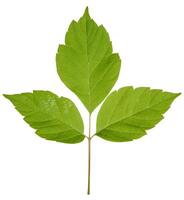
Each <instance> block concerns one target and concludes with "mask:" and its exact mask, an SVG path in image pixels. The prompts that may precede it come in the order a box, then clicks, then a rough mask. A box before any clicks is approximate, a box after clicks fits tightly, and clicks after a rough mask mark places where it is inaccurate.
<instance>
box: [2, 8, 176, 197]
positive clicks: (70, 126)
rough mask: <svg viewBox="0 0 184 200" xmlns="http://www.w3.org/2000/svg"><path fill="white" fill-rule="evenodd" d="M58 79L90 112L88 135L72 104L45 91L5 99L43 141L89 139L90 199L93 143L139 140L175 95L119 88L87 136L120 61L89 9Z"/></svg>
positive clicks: (73, 30) (59, 57) (68, 44)
mask: <svg viewBox="0 0 184 200" xmlns="http://www.w3.org/2000/svg"><path fill="white" fill-rule="evenodd" d="M56 65H57V72H58V74H59V77H60V78H61V80H62V81H63V82H64V84H65V85H66V86H67V87H68V88H69V89H70V90H71V91H73V92H74V93H75V94H76V95H77V96H78V97H79V99H80V100H81V102H82V103H83V104H84V105H85V107H86V108H87V110H88V112H89V133H88V136H87V135H84V133H83V132H84V127H83V121H82V119H81V116H80V113H79V111H78V109H77V108H76V106H75V104H74V103H73V102H72V101H71V100H70V99H67V98H64V97H58V96H57V95H55V94H53V93H52V92H49V91H33V93H22V94H15V95H4V96H5V97H6V98H7V99H9V100H10V101H11V102H12V103H13V105H14V106H15V108H16V109H17V110H18V111H19V112H20V113H21V114H22V115H23V116H24V120H25V121H26V122H27V123H28V124H29V125H30V126H31V127H32V128H34V129H36V134H37V135H39V136H40V137H42V138H45V139H48V140H53V141H57V142H63V143H79V142H81V141H83V140H84V138H85V137H86V138H87V139H88V158H89V159H88V165H89V167H88V192H87V193H88V194H89V193H90V158H91V139H92V138H93V136H99V137H101V138H103V139H105V140H109V141H113V142H126V141H132V140H134V139H138V138H140V137H142V136H144V135H145V134H146V130H148V129H150V128H153V127H154V126H155V125H156V124H157V123H158V122H160V121H161V120H162V119H163V114H164V113H165V112H166V111H167V110H168V109H169V107H170V105H171V103H172V102H173V101H174V99H175V98H176V97H177V96H178V95H179V93H170V92H163V91H162V90H158V89H157V90H156V89H150V88H148V87H139V88H135V89H133V87H123V88H121V89H119V90H118V91H114V92H112V93H111V94H110V95H109V96H108V97H107V98H106V100H105V102H104V103H103V104H102V106H101V109H100V111H99V113H98V117H97V127H96V134H93V135H91V131H90V127H91V126H90V116H91V113H92V112H93V111H94V109H95V108H96V107H97V106H98V105H99V104H100V103H101V102H102V101H103V100H104V99H105V97H106V96H107V95H108V93H109V92H110V91H111V89H112V87H113V86H114V84H115V83H116V81H117V79H118V75H119V71H120V65H121V60H120V58H119V55H118V54H117V53H113V50H112V43H111V41H110V38H109V35H108V33H107V31H106V30H105V28H104V27H103V26H102V25H100V26H98V25H97V24H96V23H95V22H94V20H93V19H91V17H90V15H89V13H88V8H86V10H85V12H84V14H83V16H82V17H81V18H80V19H79V21H77V22H76V21H72V23H71V24H70V26H69V29H68V31H67V33H66V37H65V44H64V45H59V48H58V51H57V54H56Z"/></svg>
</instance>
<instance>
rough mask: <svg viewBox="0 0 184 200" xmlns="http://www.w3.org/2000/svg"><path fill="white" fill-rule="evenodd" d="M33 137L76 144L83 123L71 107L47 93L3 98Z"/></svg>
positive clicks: (71, 105)
mask: <svg viewBox="0 0 184 200" xmlns="http://www.w3.org/2000/svg"><path fill="white" fill-rule="evenodd" d="M4 96H5V97H6V98H7V99H9V100H10V101H11V102H12V103H13V105H14V106H15V108H16V109H17V110H18V111H19V112H20V113H21V114H22V115H23V116H24V120H25V121H26V122H27V123H28V124H29V125H30V126H31V127H32V128H34V129H36V134H37V135H39V136H40V137H43V138H45V139H47V140H54V141H58V142H64V143H78V142H81V141H82V140H84V137H85V136H84V134H83V131H84V128H83V122H82V119H81V116H80V113H79V111H78V110H77V108H76V106H75V104H74V103H73V102H72V101H71V100H69V99H67V98H64V97H58V96H57V95H55V94H53V93H52V92H49V91H33V93H22V94H14V95H4Z"/></svg>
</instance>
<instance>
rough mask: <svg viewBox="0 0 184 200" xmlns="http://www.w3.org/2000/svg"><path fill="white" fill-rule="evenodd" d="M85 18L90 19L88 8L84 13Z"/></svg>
mask: <svg viewBox="0 0 184 200" xmlns="http://www.w3.org/2000/svg"><path fill="white" fill-rule="evenodd" d="M83 16H84V17H86V18H90V15H89V8H88V6H86V8H85V11H84V15H83Z"/></svg>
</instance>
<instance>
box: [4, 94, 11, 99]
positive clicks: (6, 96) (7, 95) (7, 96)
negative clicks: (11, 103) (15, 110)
mask: <svg viewBox="0 0 184 200" xmlns="http://www.w3.org/2000/svg"><path fill="white" fill-rule="evenodd" d="M3 96H4V97H5V98H7V99H9V97H10V96H11V95H9V94H3Z"/></svg>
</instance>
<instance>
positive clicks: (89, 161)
mask: <svg viewBox="0 0 184 200" xmlns="http://www.w3.org/2000/svg"><path fill="white" fill-rule="evenodd" d="M90 178H91V114H89V130H88V189H87V194H88V195H89V194H90Z"/></svg>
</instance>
